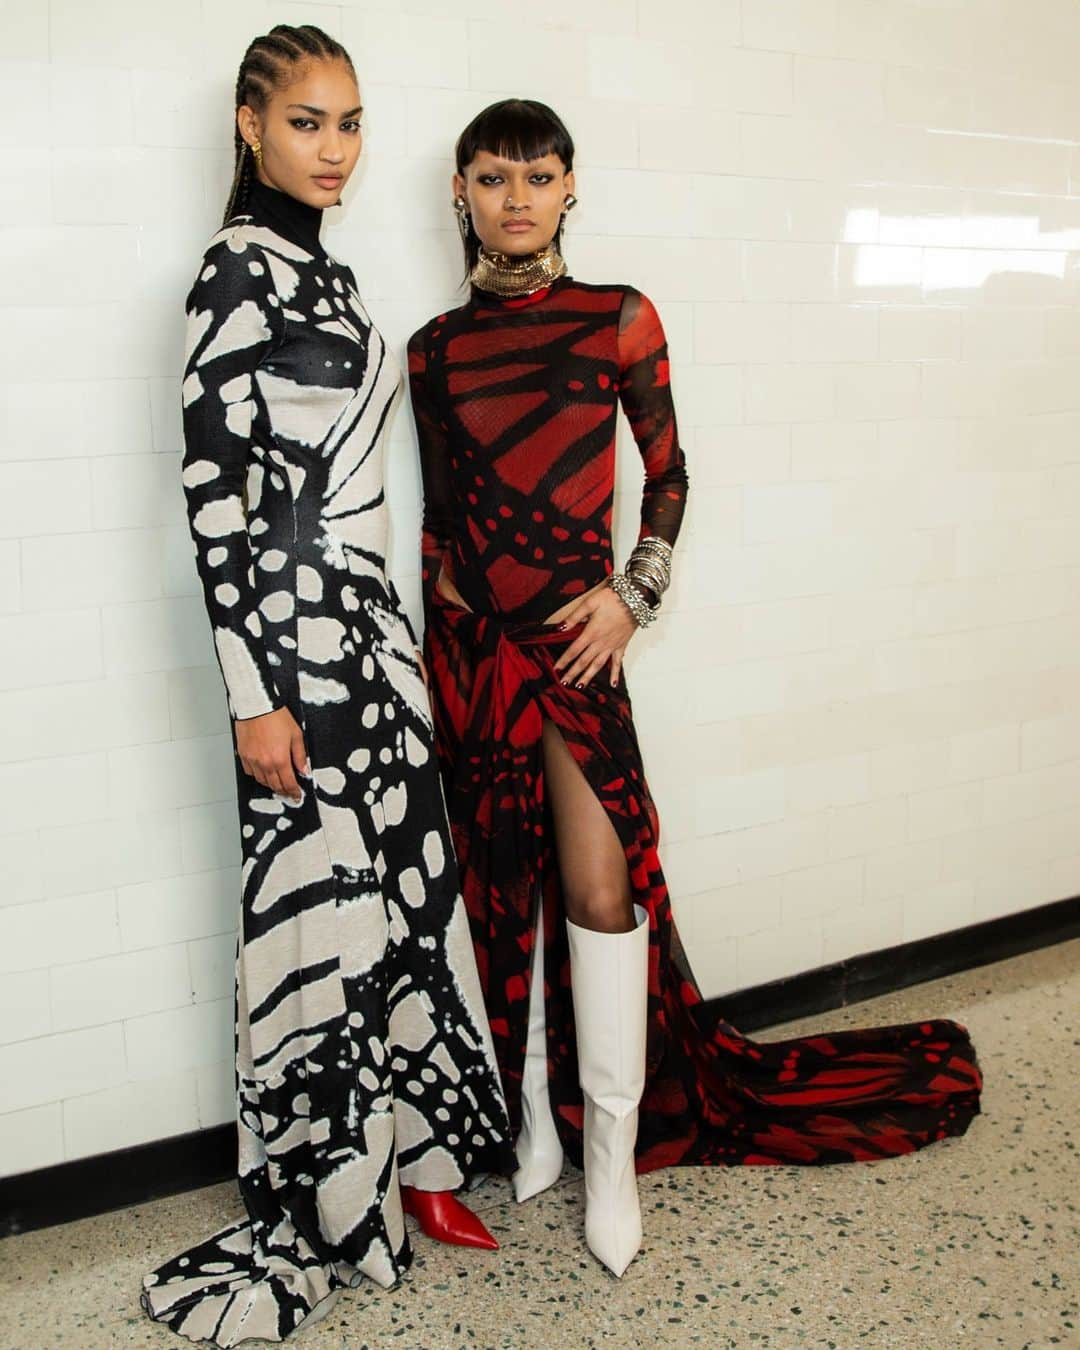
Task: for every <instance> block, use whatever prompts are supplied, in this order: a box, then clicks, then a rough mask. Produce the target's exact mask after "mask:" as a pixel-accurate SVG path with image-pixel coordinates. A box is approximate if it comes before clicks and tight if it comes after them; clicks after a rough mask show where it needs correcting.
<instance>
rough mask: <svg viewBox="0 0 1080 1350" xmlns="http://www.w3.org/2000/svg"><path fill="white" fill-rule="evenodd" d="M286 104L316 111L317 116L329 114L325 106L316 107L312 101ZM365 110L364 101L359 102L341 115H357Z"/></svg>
mask: <svg viewBox="0 0 1080 1350" xmlns="http://www.w3.org/2000/svg"><path fill="white" fill-rule="evenodd" d="M285 106H286V107H288V108H303V109H304V111H305V112H309V113H315V115H316V116H317V117H325V116H326V115H327V114H326V109H325V108H316V107H314V105H313V104H311V103H288V104H286V105H285ZM363 111H364V105H363V104H362V103H358V104H357V105H356V107H355V108H349V109H347V110H346V111H345V112H343V113H342V114H341V115H342V117H355V116H356V114H357V113H359V112H363Z"/></svg>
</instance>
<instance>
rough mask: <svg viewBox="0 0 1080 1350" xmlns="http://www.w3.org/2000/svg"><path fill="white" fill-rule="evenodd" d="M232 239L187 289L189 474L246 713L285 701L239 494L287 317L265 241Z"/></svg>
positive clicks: (225, 655)
mask: <svg viewBox="0 0 1080 1350" xmlns="http://www.w3.org/2000/svg"><path fill="white" fill-rule="evenodd" d="M234 242H235V235H234V236H233V238H232V239H231V240H223V241H222V242H220V243H218V244H215V245H214V246H212V247H211V248H210V249H208V250H207V253H206V256H205V259H204V265H203V266H202V268H201V269H200V272H199V276H198V279H197V280H196V282H195V284H194V285H193V286H192V288H191V291H190V293H189V295H188V299H187V341H186V349H185V364H184V384H183V424H184V458H183V483H184V491H185V494H186V499H187V512H188V522H189V525H190V527H191V537H192V540H193V542H194V545H195V558H196V565H197V567H198V573H199V579H200V581H201V582H202V587H203V594H204V596H205V599H206V608H207V612H208V614H209V616H210V626H211V628H212V630H213V635H214V646H215V648H216V650H217V657H218V664H219V665H220V667H221V674H222V677H223V679H224V681H225V688H226V691H227V694H228V702H229V711H230V713H231V715H232V716H233V717H234V718H248V717H258V716H260V715H262V714H263V713H268V712H273V710H274V709H275V708H280V707H282V706H283V705H284V700H283V699H282V698H281V696H280V694H279V692H278V689H277V686H276V684H275V683H274V676H273V670H272V667H271V663H270V660H269V657H268V655H267V651H266V647H265V644H264V641H263V636H262V624H261V621H260V617H259V611H258V597H257V595H256V592H255V587H254V584H253V578H252V575H251V566H252V556H251V546H250V540H249V537H248V522H247V515H246V512H245V506H244V495H243V494H244V488H245V485H246V482H247V475H248V467H249V463H250V460H251V452H252V440H251V426H252V416H253V413H254V407H255V403H254V400H255V398H256V396H257V395H256V389H255V384H254V373H255V370H256V367H257V366H258V365H259V364H260V362H261V361H263V360H264V359H265V358H266V357H267V355H268V354H269V353H270V352H272V351H273V350H274V348H275V347H276V346H277V344H278V343H279V342H280V341H281V339H282V337H283V336H284V322H285V321H284V317H283V315H282V313H281V309H280V307H279V305H278V304H277V296H276V294H275V293H274V287H273V283H272V279H271V276H270V271H269V267H268V265H267V262H266V259H265V256H264V255H263V253H262V251H261V249H259V248H258V247H257V246H256V245H254V244H247V245H241V246H240V247H239V248H236V247H234Z"/></svg>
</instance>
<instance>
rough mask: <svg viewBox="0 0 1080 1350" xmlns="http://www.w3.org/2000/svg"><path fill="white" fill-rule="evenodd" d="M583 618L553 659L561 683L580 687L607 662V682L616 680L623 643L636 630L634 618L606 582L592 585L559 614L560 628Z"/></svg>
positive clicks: (613, 683) (578, 621) (615, 681)
mask: <svg viewBox="0 0 1080 1350" xmlns="http://www.w3.org/2000/svg"><path fill="white" fill-rule="evenodd" d="M582 621H584V623H585V627H584V628H583V629H582V630H581V632H580V633H579V634H578V636H577V637H576V638H575V639H574V640H573V642H571V644H570V645H569V647H567V649H566V651H564V652H563V654H562V655H561V656H560V657H559V659H558V660H557V661H556V662H555V670H556V671H557V672H558V673H559V674H560V676H561V679H562V682H563V684H576V685H577V686H578V687H579V688H584V687H585V685H587V684H588V683H589V682H590V681H591V680H592V678H593V676H594V675H595V674H596V673H597V671H599V670H600V669H601V668H602V667H603V665H604V664H605V663H606V662H607V661H610V662H611V684H612V687H614V686H615V685H616V684H618V682H619V672H620V671H621V670H622V663H623V653H624V652H625V651H626V644H627V643H628V642H629V641H630V639H631V638H632V637H633V636H634V634H635V633H636V632H637V622H636V621H635V619H634V616H633V615H632V614H631V613H630V611H629V610H628V609H627V608H626V606H625V605H624V604H623V602H622V601H621V600H620V599H619V597H618V596H617V595H616V594H615V592H614V591H613V590H612V589H611V587H610V586H606V585H602V586H597V587H594V588H593V590H591V591H589V592H588V593H587V594H586V595H583V596H582V597H581V599H580V600H579V601H578V602H577V604H576V605H574V607H573V608H572V609H570V610H568V611H567V612H566V613H565V614H564V615H563V616H562V625H563V627H564V628H572V627H573V626H574V624H577V623H581V622H582Z"/></svg>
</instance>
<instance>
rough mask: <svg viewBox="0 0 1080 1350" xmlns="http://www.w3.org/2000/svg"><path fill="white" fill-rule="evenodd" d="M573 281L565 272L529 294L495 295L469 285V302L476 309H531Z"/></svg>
mask: <svg viewBox="0 0 1080 1350" xmlns="http://www.w3.org/2000/svg"><path fill="white" fill-rule="evenodd" d="M572 281H573V278H572V277H571V275H570V273H569V272H564V273H563V274H562V276H559V277H556V278H555V280H554V281H551V282H549V283H548V285H546V286H541V287H540V289H539V290H535V291H530V292H529V294H528V295H507V296H503V295H494V294H493V293H492V292H491V291H485V290H484V289H483V288H482V287H480V286H477V285H470V287H469V303H470V304H471V305H472V307H473V309H474V310H478V309H480V310H483V309H490V310H508V309H510V310H513V309H529V308H531V307H532V306H533V305H540V304H542V303H543V302H544V301H545V300H546V299H547V298H548V296H549V295H551V294H552V293H553V292H554V291H558V290H559V289H560V288H561V287H563V286H568V285H570V283H571V282H572Z"/></svg>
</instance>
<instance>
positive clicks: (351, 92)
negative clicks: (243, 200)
mask: <svg viewBox="0 0 1080 1350" xmlns="http://www.w3.org/2000/svg"><path fill="white" fill-rule="evenodd" d="M298 76H299V78H297V79H296V80H295V81H294V82H293V83H292V84H290V85H288V86H287V87H286V88H284V89H277V90H275V91H274V93H273V95H272V96H271V98H270V101H269V103H268V104H267V106H266V107H265V108H264V109H263V110H262V111H261V112H257V111H256V110H255V109H253V108H250V107H248V106H247V105H246V104H245V105H244V106H243V107H241V108H238V109H237V112H236V122H237V125H238V126H239V128H240V135H241V136H243V138H244V140H245V141H247V143H248V145H251V144H252V143H253V142H254V141H259V142H261V144H262V168H261V169H260V170H258V176H259V178H260V179H261V181H262V182H264V183H268V184H269V185H270V187H275V188H278V189H279V190H280V191H281V192H287V193H288V194H289V195H290V196H292V197H296V198H297V199H298V200H299V201H302V202H306V203H307V204H308V205H309V206H333V204H334V203H335V202H336V201H337V199H338V197H339V196H340V195H341V190H342V188H343V187H344V186H345V184H346V183H347V182H348V180H349V175H350V174H351V173H352V171H353V169H354V168H355V167H356V161H357V159H358V158H359V157H360V143H361V139H362V137H361V132H360V114H361V112H362V111H363V109H362V108H361V106H360V91H359V89H358V88H357V87H356V80H355V79H354V78H353V75H352V72H351V71H350V70H349V67H348V66H347V65H346V64H345V62H344V61H309V62H308V63H307V64H306V65H305V66H302V67H301V68H300V70H299V71H298Z"/></svg>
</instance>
